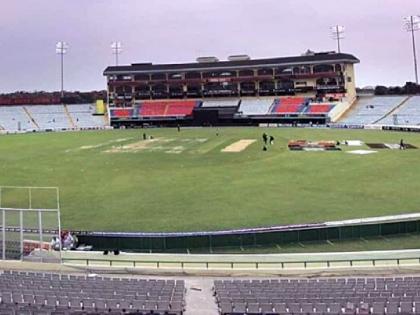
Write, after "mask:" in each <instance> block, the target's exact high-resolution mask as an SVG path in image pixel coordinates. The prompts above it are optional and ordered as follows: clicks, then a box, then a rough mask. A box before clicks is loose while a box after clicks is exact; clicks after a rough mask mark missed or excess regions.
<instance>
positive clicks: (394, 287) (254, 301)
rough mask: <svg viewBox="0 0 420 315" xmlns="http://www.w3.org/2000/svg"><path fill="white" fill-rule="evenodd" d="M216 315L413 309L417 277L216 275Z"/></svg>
mask: <svg viewBox="0 0 420 315" xmlns="http://www.w3.org/2000/svg"><path fill="white" fill-rule="evenodd" d="M214 289H215V296H216V301H217V303H218V306H219V310H220V314H222V315H233V314H235V315H236V314H254V315H257V314H258V315H263V314H271V315H274V314H276V315H279V314H377V315H379V314H381V315H383V314H393V315H396V314H418V313H419V312H420V277H393V278H391V277H390V278H386V277H384V278H318V279H316V278H312V279H272V280H217V281H215V282H214Z"/></svg>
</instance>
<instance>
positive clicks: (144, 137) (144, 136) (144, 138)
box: [143, 132, 147, 140]
mask: <svg viewBox="0 0 420 315" xmlns="http://www.w3.org/2000/svg"><path fill="white" fill-rule="evenodd" d="M146 139H147V136H146V133H145V132H143V140H146Z"/></svg>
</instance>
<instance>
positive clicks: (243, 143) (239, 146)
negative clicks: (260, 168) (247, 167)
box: [221, 139, 257, 152]
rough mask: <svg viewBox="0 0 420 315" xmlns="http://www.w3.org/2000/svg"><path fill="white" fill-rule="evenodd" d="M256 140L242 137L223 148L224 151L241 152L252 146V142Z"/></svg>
mask: <svg viewBox="0 0 420 315" xmlns="http://www.w3.org/2000/svg"><path fill="white" fill-rule="evenodd" d="M255 141H257V140H255V139H242V140H239V141H236V142H234V143H232V144H230V145H228V146H227V147H225V148H224V149H222V150H221V151H222V152H241V151H243V150H245V149H246V148H247V147H248V146H250V145H251V144H253V143H254V142H255Z"/></svg>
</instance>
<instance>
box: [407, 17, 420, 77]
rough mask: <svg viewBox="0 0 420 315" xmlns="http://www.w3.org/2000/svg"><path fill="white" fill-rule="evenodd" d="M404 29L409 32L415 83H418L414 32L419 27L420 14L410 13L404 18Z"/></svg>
mask: <svg viewBox="0 0 420 315" xmlns="http://www.w3.org/2000/svg"><path fill="white" fill-rule="evenodd" d="M404 24H405V29H406V30H407V32H410V33H411V41H412V45H413V60H414V75H415V78H416V84H419V76H418V71H417V54H416V38H415V36H414V33H415V32H416V31H418V30H419V29H420V15H410V16H407V17H405V18H404Z"/></svg>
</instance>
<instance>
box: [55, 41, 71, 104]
mask: <svg viewBox="0 0 420 315" xmlns="http://www.w3.org/2000/svg"><path fill="white" fill-rule="evenodd" d="M68 48H69V45H68V44H67V43H66V42H58V43H57V44H56V45H55V52H56V53H57V54H58V55H60V61H61V97H62V98H63V97H64V55H65V54H66V53H67V49H68Z"/></svg>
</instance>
